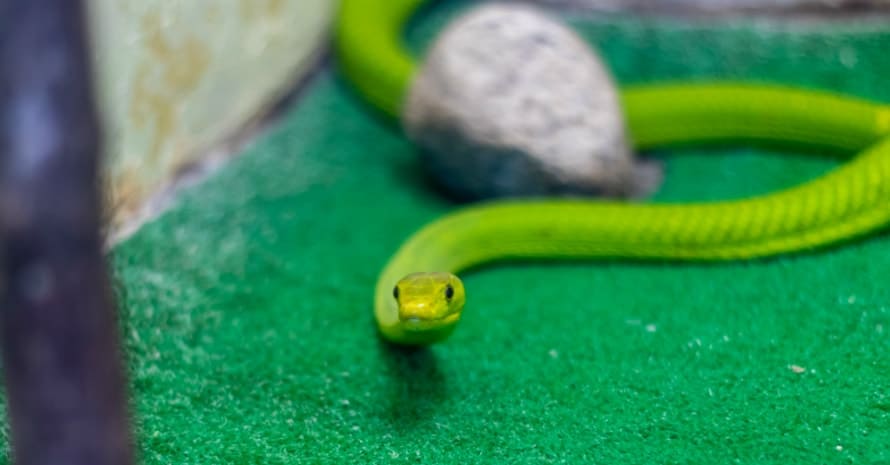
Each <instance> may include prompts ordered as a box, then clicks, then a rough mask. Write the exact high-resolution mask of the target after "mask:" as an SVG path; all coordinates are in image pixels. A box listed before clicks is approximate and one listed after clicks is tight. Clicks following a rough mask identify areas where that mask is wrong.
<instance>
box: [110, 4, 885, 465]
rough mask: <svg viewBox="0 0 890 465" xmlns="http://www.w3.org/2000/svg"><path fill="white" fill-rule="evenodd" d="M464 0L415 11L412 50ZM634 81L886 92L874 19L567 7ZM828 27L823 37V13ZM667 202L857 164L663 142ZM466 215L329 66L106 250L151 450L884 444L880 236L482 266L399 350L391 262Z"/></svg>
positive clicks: (423, 451)
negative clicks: (435, 341)
mask: <svg viewBox="0 0 890 465" xmlns="http://www.w3.org/2000/svg"><path fill="white" fill-rule="evenodd" d="M461 6H463V4H460V3H450V4H446V5H441V8H439V9H434V10H431V11H430V12H429V14H428V16H427V18H426V20H425V21H422V22H420V23H418V24H417V25H415V26H414V27H413V28H412V31H411V34H410V37H411V40H412V43H413V44H415V46H416V47H418V49H421V48H422V46H423V44H425V43H426V42H427V41H428V39H429V38H430V37H431V36H432V35H433V34H434V33H435V31H436V30H437V29H438V28H439V27H441V25H442V24H444V22H445V21H446V20H447V19H448V18H450V17H451V16H452V15H453V14H454V13H455V11H457V10H458V9H459V8H460V7H461ZM572 24H573V25H575V26H576V27H577V28H578V29H579V30H580V31H581V32H582V33H583V34H584V35H585V37H587V38H589V39H590V40H591V41H593V42H595V43H596V44H597V45H598V46H599V48H600V49H601V50H602V52H603V54H604V56H605V58H606V60H607V61H608V62H609V64H610V65H611V66H612V67H613V69H614V71H615V73H616V75H617V76H618V77H619V79H620V80H621V81H622V82H643V81H654V80H661V79H670V78H698V77H708V76H718V77H746V78H752V79H754V78H756V79H761V80H770V81H780V82H785V83H796V84H800V85H805V86H810V87H820V88H828V89H836V90H845V91H848V92H850V93H855V94H858V95H864V96H868V97H873V98H879V99H883V100H885V101H890V88H888V87H887V86H886V85H885V78H884V76H886V75H887V72H888V71H890V66H888V63H887V62H886V55H885V51H886V50H887V49H888V47H890V37H888V36H887V34H885V33H883V32H881V29H880V28H877V27H876V28H874V30H870V28H871V27H870V26H868V25H859V26H856V27H849V28H846V27H841V26H824V25H819V24H807V25H805V26H796V27H790V26H789V27H784V26H777V25H771V24H770V23H763V22H761V21H757V20H739V21H734V22H732V23H731V25H726V24H724V23H722V22H720V21H715V20H708V21H707V22H701V23H698V24H696V23H692V24H690V23H685V22H682V21H679V20H678V21H663V20H654V19H627V18H622V17H618V18H610V19H603V20H599V19H590V18H587V19H585V18H580V17H577V18H574V20H573V22H572ZM826 31H827V32H826ZM653 156H657V157H659V158H661V159H663V160H664V162H665V163H666V169H667V171H666V174H667V180H666V183H665V185H664V186H663V188H662V190H661V191H660V192H659V193H658V194H657V196H656V199H657V200H684V199H716V198H733V197H738V196H741V195H749V194H754V193H759V192H766V191H770V190H773V189H776V188H780V187H784V186H788V185H791V184H794V183H797V182H800V181H803V180H806V179H809V178H812V177H814V176H817V175H819V174H820V173H823V172H825V171H826V170H828V169H830V168H831V167H832V166H835V165H836V164H837V163H839V162H841V160H837V159H832V158H827V157H820V156H813V155H807V154H799V153H789V152H781V153H780V152H767V151H761V150H751V149H746V148H738V149H733V150H716V149H699V150H683V151H673V152H670V153H658V154H653ZM453 208H455V205H453V204H451V203H450V202H449V201H448V200H447V199H445V198H443V197H441V196H440V195H439V193H437V192H436V191H434V190H432V189H431V188H430V187H429V183H428V182H427V181H426V180H425V178H424V177H423V175H422V170H421V168H420V167H419V165H418V156H417V153H416V149H415V148H414V147H413V146H412V145H411V144H410V143H408V142H407V141H406V140H404V138H403V137H402V136H401V135H400V134H399V133H398V131H397V130H396V129H395V128H393V127H392V126H388V125H387V124H386V123H385V122H383V121H382V120H380V119H378V118H377V115H375V114H374V113H373V112H371V111H369V109H368V108H367V107H366V106H364V105H363V104H362V103H361V102H360V101H358V100H357V99H356V98H355V95H354V94H353V93H352V92H351V90H350V89H349V88H348V86H346V85H345V84H344V83H342V82H340V81H339V80H338V79H337V78H336V77H335V76H334V75H332V73H330V72H327V73H323V75H321V76H320V77H318V78H317V79H316V80H315V81H314V82H313V83H312V85H311V88H310V90H309V92H308V94H307V95H306V96H305V98H303V99H302V100H301V101H300V102H298V104H297V105H295V106H294V107H293V108H292V109H291V110H290V111H289V112H288V114H287V115H286V116H285V117H284V119H283V120H282V121H281V122H280V124H279V125H278V126H277V127H276V128H275V129H274V130H273V131H272V132H271V133H269V134H267V135H266V136H264V137H263V138H262V139H261V140H259V141H257V142H256V144H255V145H254V146H252V147H251V148H249V149H248V150H247V153H245V154H244V156H243V157H241V158H239V159H237V160H236V161H234V162H233V163H231V164H230V165H229V166H227V167H226V168H225V169H223V170H222V171H221V172H219V173H218V174H217V175H215V176H214V177H213V178H212V179H210V180H208V181H207V182H206V183H204V184H203V185H201V186H199V187H197V188H194V189H192V190H191V191H189V192H187V193H186V194H185V195H183V196H182V198H181V199H180V201H179V204H178V206H177V207H175V208H174V209H172V210H171V211H169V212H168V213H166V214H165V215H163V217H161V218H160V219H158V220H156V221H154V222H153V223H151V224H148V225H146V226H145V227H144V228H143V229H142V230H141V231H140V232H139V233H138V234H136V235H135V236H134V237H132V238H131V239H129V240H127V241H126V242H125V243H123V244H121V245H119V246H118V247H116V248H115V250H114V251H113V263H114V267H115V274H116V278H117V279H118V281H119V282H120V287H121V289H122V290H121V299H122V317H123V324H124V335H125V338H126V347H127V352H128V363H129V366H130V367H131V370H130V376H131V379H130V381H131V388H132V395H133V399H134V400H133V405H134V408H135V414H136V420H135V421H136V425H137V434H138V440H139V451H140V456H141V457H140V461H141V462H142V463H145V464H149V465H154V464H177V465H187V464H248V463H256V464H260V463H262V464H297V463H336V464H347V463H443V464H445V463H447V464H454V463H492V462H497V463H632V464H633V463H639V464H644V463H703V464H704V463H707V464H716V463H751V464H754V463H757V464H768V463H777V464H778V463H781V464H788V463H800V464H812V463H890V452H888V444H890V429H888V422H890V390H888V389H890V361H888V358H887V355H886V354H887V353H888V350H890V311H888V307H890V286H888V285H887V280H886V276H887V273H888V271H890V239H888V238H887V237H874V238H870V239H868V240H865V241H861V242H857V243H855V244H851V245H848V246H845V247H842V248H840V249H832V250H828V251H823V252H819V253H813V254H805V255H799V256H791V257H784V258H781V259H776V260H766V261H758V262H745V263H727V264H714V265H700V264H688V263H687V264H678V263H623V262H620V261H614V262H608V263H596V262H591V263H585V264H578V263H575V264H559V263H550V264H546V265H545V264H528V265H523V266H509V267H496V268H489V269H486V270H482V271H479V272H475V273H473V274H470V275H467V276H466V279H465V282H466V285H467V288H468V292H469V304H468V308H467V310H466V314H465V318H464V320H463V322H462V323H461V326H460V328H459V329H458V331H457V332H456V333H455V334H454V336H453V337H452V338H451V339H450V340H449V341H448V342H446V343H445V344H443V345H441V346H437V347H435V348H433V349H431V350H428V351H401V350H393V349H391V348H389V347H388V346H386V345H385V344H382V343H381V342H380V341H379V340H378V338H377V336H376V333H375V329H374V325H373V319H372V311H371V296H372V290H373V285H374V282H375V279H376V276H377V273H378V272H379V270H380V269H381V267H382V266H383V265H384V263H385V262H386V260H387V259H388V257H389V256H390V254H392V253H393V252H394V251H395V249H396V248H397V247H398V245H399V244H400V243H401V242H402V241H403V240H404V239H405V238H406V237H408V236H409V235H410V234H411V233H412V232H413V231H415V230H416V229H418V228H420V227H421V226H422V225H424V224H425V223H426V222H428V221H430V220H432V219H434V218H436V217H438V216H439V215H441V214H443V213H445V212H447V211H450V210H451V209H453Z"/></svg>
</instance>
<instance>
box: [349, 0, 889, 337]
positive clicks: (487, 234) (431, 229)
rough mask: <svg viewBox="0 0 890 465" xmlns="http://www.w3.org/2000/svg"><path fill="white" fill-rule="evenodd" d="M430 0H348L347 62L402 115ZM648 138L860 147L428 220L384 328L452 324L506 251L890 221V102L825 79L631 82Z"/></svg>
mask: <svg viewBox="0 0 890 465" xmlns="http://www.w3.org/2000/svg"><path fill="white" fill-rule="evenodd" d="M422 3H423V2H422V1H421V0H388V1H386V2H378V1H376V0H344V1H343V2H342V3H341V6H340V12H339V18H338V24H337V50H338V57H339V64H340V66H341V68H342V70H343V72H344V74H345V75H346V77H347V78H348V79H349V80H350V81H351V83H352V84H353V85H354V86H355V88H357V89H358V90H359V92H360V93H361V95H362V96H363V97H364V98H366V99H367V101H369V102H370V103H371V104H373V105H374V106H375V107H377V108H378V109H380V110H382V111H383V112H385V113H387V114H389V115H391V116H393V117H396V118H398V117H399V115H400V111H401V105H402V102H403V99H404V96H405V93H406V92H407V90H408V88H409V86H410V83H411V80H412V76H413V73H414V72H415V68H416V63H415V61H414V59H413V58H412V57H411V56H410V54H409V53H408V52H407V51H406V50H405V48H404V46H403V44H402V43H401V42H400V37H401V31H402V28H403V26H404V24H405V23H406V22H407V21H408V20H409V19H410V18H411V16H412V15H413V14H414V12H415V11H416V10H417V8H418V7H420V6H421V4H422ZM621 101H622V105H623V108H624V110H625V112H626V118H627V124H628V129H629V133H630V135H631V137H632V142H633V144H634V147H635V148H636V149H637V150H645V149H648V148H653V147H664V146H671V145H677V144H703V143H710V142H727V141H730V142H749V143H750V142H756V143H759V144H767V145H770V144H772V145H777V146H782V147H787V146H789V145H790V146H793V147H804V148H810V149H816V150H823V151H824V150H831V151H843V152H847V153H858V155H856V156H855V157H854V158H852V159H851V160H850V161H848V162H846V163H844V164H842V165H840V166H839V167H837V168H835V169H834V170H833V171H831V172H829V173H827V174H825V175H823V176H822V177H820V178H817V179H814V180H811V181H808V182H805V183H803V184H801V185H798V186H794V187H791V188H788V189H784V190H781V191H777V192H773V193H769V194H766V195H762V196H756V197H751V198H745V199H738V200H730V201H719V202H700V203H672V204H668V203H630V202H622V201H617V200H600V199H565V198H564V199H556V198H548V199H512V200H496V201H487V202H480V203H478V204H475V205H471V206H468V207H464V208H461V209H459V210H457V211H455V212H453V213H450V214H448V215H446V216H444V217H442V218H440V219H438V220H436V221H434V222H432V223H431V224H429V225H426V226H425V227H423V228H422V229H420V230H419V231H418V232H416V233H415V234H414V235H413V236H412V237H410V238H409V239H408V240H407V241H406V242H404V243H403V244H402V245H401V247H400V248H399V249H398V250H397V251H396V253H395V255H394V256H393V257H392V258H391V259H390V261H389V263H388V264H387V265H386V266H385V268H384V269H383V271H382V272H381V273H380V275H379V278H378V281H377V285H376V287H375V290H374V301H373V302H374V312H375V316H376V320H377V325H378V328H379V330H380V333H381V334H382V335H383V337H384V338H385V339H387V340H389V341H391V342H393V343H396V344H405V345H427V344H432V343H435V342H438V341H441V340H443V339H445V338H446V337H448V335H449V334H451V333H452V331H453V330H454V328H455V326H456V325H457V323H458V321H459V320H460V316H461V312H462V309H463V306H464V302H465V300H466V295H465V292H464V288H463V285H462V283H461V281H460V279H459V278H457V276H456V275H455V274H456V273H458V272H461V271H464V270H467V269H469V268H472V267H476V266H479V265H482V264H487V263H491V262H495V261H500V260H506V259H543V258H552V259H567V260H568V259H595V258H636V259H674V260H700V261H701V260H741V259H752V258H758V257H765V256H769V255H775V254H781V253H790V252H795V251H802V250H807V249H813V248H817V247H822V246H826V245H830V244H834V243H837V242H840V241H844V240H848V239H850V238H853V237H857V236H861V235H864V234H866V233H869V232H874V231H875V230H877V229H879V228H881V227H882V226H884V225H885V224H886V223H888V221H890V139H887V138H885V137H884V135H886V134H887V133H888V131H890V108H888V107H886V106H884V105H880V104H876V103H872V102H869V101H866V100H862V99H856V98H851V97H847V96H842V95H835V94H832V93H827V92H817V91H813V90H803V89H796V88H792V87H784V86H777V85H761V84H748V83H741V82H709V83H701V82H697V83H662V84H651V85H640V86H626V87H623V88H622V89H621Z"/></svg>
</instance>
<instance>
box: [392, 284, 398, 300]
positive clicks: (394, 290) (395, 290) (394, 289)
mask: <svg viewBox="0 0 890 465" xmlns="http://www.w3.org/2000/svg"><path fill="white" fill-rule="evenodd" d="M392 296H393V297H395V299H396V300H398V299H399V286H396V287H394V288H392Z"/></svg>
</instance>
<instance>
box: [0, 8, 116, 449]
mask: <svg viewBox="0 0 890 465" xmlns="http://www.w3.org/2000/svg"><path fill="white" fill-rule="evenodd" d="M85 16H86V15H85V12H84V10H83V2H82V1H75V0H0V253H2V255H0V263H2V268H0V273H2V275H0V277H2V278H3V281H4V283H3V286H2V288H0V291H2V295H0V325H2V327H0V337H2V349H3V369H4V375H5V379H4V381H5V383H6V390H7V399H8V405H9V416H10V426H11V450H12V458H13V459H14V461H15V462H16V463H18V464H20V465H49V464H54V465H55V464H71V465H111V464H114V465H125V464H129V463H132V446H131V434H130V426H129V416H128V409H127V395H126V389H125V386H126V384H125V376H124V374H123V369H122V367H123V364H122V361H121V356H120V347H119V341H118V328H117V314H116V311H115V306H114V302H113V297H112V294H111V292H110V285H109V277H108V274H107V270H106V264H105V259H104V256H103V253H102V240H101V237H100V222H101V205H100V203H101V195H100V191H99V183H98V179H99V177H98V176H99V173H98V167H99V162H100V158H99V154H100V149H101V147H100V129H99V125H98V122H97V113H96V108H95V105H94V101H93V97H92V91H91V87H92V81H91V71H90V60H89V55H88V47H87V39H86V37H87V35H86V24H85Z"/></svg>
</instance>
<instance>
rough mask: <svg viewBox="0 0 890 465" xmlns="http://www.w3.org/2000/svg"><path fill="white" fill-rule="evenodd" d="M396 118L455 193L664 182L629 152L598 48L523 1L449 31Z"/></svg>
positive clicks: (586, 190)
mask: <svg viewBox="0 0 890 465" xmlns="http://www.w3.org/2000/svg"><path fill="white" fill-rule="evenodd" d="M404 114H405V116H404V124H405V128H406V131H407V133H408V135H409V137H411V138H412V139H413V140H415V141H416V142H417V143H418V144H419V145H420V146H421V147H422V149H423V150H422V152H423V154H424V157H423V158H424V161H425V164H426V167H427V168H428V169H429V171H430V173H431V174H432V175H433V177H434V178H435V179H437V180H438V181H439V182H440V183H441V184H442V185H443V186H445V187H446V188H448V189H449V190H451V191H452V192H453V193H455V194H457V195H459V196H461V197H469V198H486V197H503V196H533V195H556V194H595V195H604V196H638V195H644V194H647V193H649V192H651V191H652V190H653V189H654V188H655V186H656V185H657V184H658V183H659V181H660V174H659V170H658V169H657V167H655V166H654V165H652V164H646V165H641V164H639V163H637V162H636V161H635V159H634V157H633V154H632V152H631V150H630V149H629V146H628V142H627V136H626V134H625V127H624V115H623V113H622V109H621V107H620V101H619V97H618V95H617V90H616V86H615V83H614V81H613V79H612V77H611V75H610V74H609V72H608V71H607V70H606V68H605V66H604V65H603V63H602V62H601V60H600V59H599V57H598V56H597V54H596V52H595V51H594V50H593V49H591V47H590V45H589V44H588V43H587V42H585V41H584V40H583V39H581V38H580V37H578V36H577V35H576V34H575V33H574V32H573V31H572V30H571V29H569V28H568V27H567V26H564V25H563V24H562V23H561V22H560V21H558V20H555V19H552V18H550V17H548V16H547V15H546V14H544V13H542V12H541V11H538V10H537V9H534V8H533V7H531V6H528V5H518V4H497V3H494V4H485V5H482V6H480V7H477V8H475V9H473V10H471V11H470V12H468V13H466V14H465V15H464V16H462V17H461V18H459V19H457V20H455V21H454V22H453V23H452V24H451V25H450V26H449V27H447V28H446V29H445V30H444V31H443V32H442V33H441V34H440V36H439V37H438V39H437V41H436V42H435V43H434V44H433V45H432V46H431V48H430V49H429V50H428V51H427V53H426V56H425V58H424V63H423V65H422V67H421V70H420V71H419V73H418V74H417V77H416V79H415V82H414V83H413V86H412V89H411V92H410V95H409V96H408V99H407V102H406V108H405V113H404Z"/></svg>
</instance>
